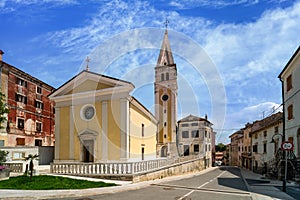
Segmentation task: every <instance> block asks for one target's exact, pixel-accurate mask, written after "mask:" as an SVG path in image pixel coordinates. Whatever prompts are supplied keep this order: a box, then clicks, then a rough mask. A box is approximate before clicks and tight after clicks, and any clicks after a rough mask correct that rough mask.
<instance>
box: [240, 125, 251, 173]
mask: <svg viewBox="0 0 300 200" xmlns="http://www.w3.org/2000/svg"><path fill="white" fill-rule="evenodd" d="M252 125H253V124H250V123H247V124H246V125H245V127H244V128H243V129H242V130H243V147H242V165H241V166H242V167H244V168H246V169H252V145H251V134H250V133H251V130H252Z"/></svg>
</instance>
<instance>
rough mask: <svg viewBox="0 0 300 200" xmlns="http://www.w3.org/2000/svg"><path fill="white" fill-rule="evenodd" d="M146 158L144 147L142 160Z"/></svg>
mask: <svg viewBox="0 0 300 200" xmlns="http://www.w3.org/2000/svg"><path fill="white" fill-rule="evenodd" d="M144 159H145V147H142V160H144Z"/></svg>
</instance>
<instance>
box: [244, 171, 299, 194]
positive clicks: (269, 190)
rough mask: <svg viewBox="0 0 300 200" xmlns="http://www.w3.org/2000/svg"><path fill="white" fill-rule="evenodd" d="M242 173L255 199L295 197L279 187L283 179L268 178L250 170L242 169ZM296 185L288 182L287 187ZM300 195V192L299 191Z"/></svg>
mask: <svg viewBox="0 0 300 200" xmlns="http://www.w3.org/2000/svg"><path fill="white" fill-rule="evenodd" d="M241 173H242V175H243V178H244V180H245V182H246V185H247V188H248V190H249V192H251V197H252V199H253V200H256V199H262V200H263V199H266V200H267V199H269V200H270V199H284V200H292V199H295V198H293V197H291V196H290V195H288V194H287V193H285V192H283V191H282V190H280V189H278V188H277V187H281V186H282V181H279V180H271V179H266V178H265V177H263V176H262V175H260V174H257V173H254V172H252V171H250V170H246V169H241ZM290 186H295V184H294V183H287V187H290ZM299 197H300V192H299Z"/></svg>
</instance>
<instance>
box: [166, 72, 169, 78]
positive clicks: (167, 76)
mask: <svg viewBox="0 0 300 200" xmlns="http://www.w3.org/2000/svg"><path fill="white" fill-rule="evenodd" d="M166 80H169V73H168V72H167V73H166Z"/></svg>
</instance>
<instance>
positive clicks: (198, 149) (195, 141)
mask: <svg viewBox="0 0 300 200" xmlns="http://www.w3.org/2000/svg"><path fill="white" fill-rule="evenodd" d="M212 125H213V124H212V123H211V122H210V121H208V120H207V117H205V118H201V117H196V116H193V115H189V116H187V117H185V118H183V119H181V120H179V121H178V136H177V137H178V152H179V155H180V156H189V155H201V156H203V157H205V158H206V163H207V164H208V163H209V164H210V163H212V149H213V143H214V142H213V139H214V134H215V133H214V132H213V129H212Z"/></svg>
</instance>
